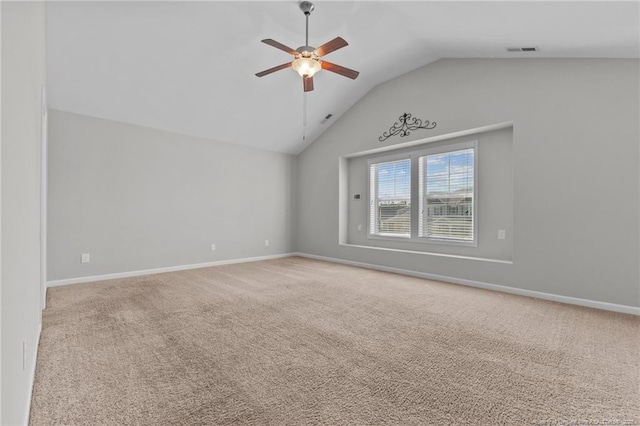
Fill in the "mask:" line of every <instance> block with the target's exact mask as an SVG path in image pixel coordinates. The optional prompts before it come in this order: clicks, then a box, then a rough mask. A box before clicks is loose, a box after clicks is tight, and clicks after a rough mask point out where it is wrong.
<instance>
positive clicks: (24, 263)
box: [0, 2, 45, 425]
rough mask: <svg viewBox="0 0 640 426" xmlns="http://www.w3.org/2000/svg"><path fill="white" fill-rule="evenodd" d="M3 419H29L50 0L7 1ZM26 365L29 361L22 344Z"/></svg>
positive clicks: (5, 422) (36, 327) (4, 32)
mask: <svg viewBox="0 0 640 426" xmlns="http://www.w3.org/2000/svg"><path fill="white" fill-rule="evenodd" d="M1 7H2V153H1V157H2V167H1V169H2V257H1V259H2V275H1V277H2V308H1V310H2V314H1V316H2V417H1V420H0V423H2V424H3V425H14V424H25V423H26V420H27V415H28V407H29V395H30V389H31V378H32V375H33V369H34V367H35V357H36V351H35V349H36V344H37V338H38V334H39V327H40V322H41V310H40V295H39V289H40V186H41V184H40V143H41V141H40V139H41V121H42V120H41V86H42V84H44V81H45V40H44V28H45V26H44V25H45V23H44V19H45V18H44V4H43V3H41V2H25V3H13V2H2V5H1ZM24 341H26V347H27V351H26V365H25V366H24V367H23V358H22V357H23V346H22V345H23V342H24Z"/></svg>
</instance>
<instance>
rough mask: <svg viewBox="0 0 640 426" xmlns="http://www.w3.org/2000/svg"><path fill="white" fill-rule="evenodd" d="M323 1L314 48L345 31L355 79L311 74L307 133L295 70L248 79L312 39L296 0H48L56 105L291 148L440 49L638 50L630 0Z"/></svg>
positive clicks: (340, 57)
mask: <svg viewBox="0 0 640 426" xmlns="http://www.w3.org/2000/svg"><path fill="white" fill-rule="evenodd" d="M315 4H316V10H315V11H314V13H313V14H312V15H311V18H310V30H309V39H310V40H309V41H310V44H311V45H312V46H316V47H317V46H319V45H321V44H323V43H325V42H327V41H329V40H331V39H333V38H334V37H336V36H341V37H343V38H344V39H346V40H347V41H348V42H349V46H347V47H345V48H343V49H341V50H338V51H336V52H334V53H331V54H330V55H328V56H327V60H329V61H331V62H334V63H338V64H340V65H343V66H346V67H348V68H352V69H355V70H358V71H360V77H358V79H357V80H350V79H347V78H344V77H342V76H339V75H337V74H333V73H330V72H327V71H321V72H320V73H318V74H316V77H315V78H314V80H315V90H314V91H313V92H310V93H309V94H308V95H307V101H306V103H307V126H306V139H304V140H303V135H304V134H305V129H304V127H303V119H304V114H303V111H304V108H303V105H304V102H303V99H304V95H303V91H302V81H301V79H300V77H299V76H298V75H297V74H296V73H295V71H293V70H291V69H286V70H282V71H278V72H276V73H274V74H271V75H269V76H266V77H263V78H257V77H255V75H254V74H255V73H256V72H258V71H262V70H264V69H266V68H270V67H272V66H275V65H279V64H282V63H284V62H287V61H288V60H290V59H289V58H290V56H289V55H287V54H286V53H285V52H282V51H280V50H277V49H274V48H273V47H270V46H268V45H266V44H263V43H261V42H260V40H262V39H264V38H273V39H275V40H277V41H280V42H281V43H284V44H286V45H288V46H290V47H292V48H294V49H295V48H297V47H298V46H301V45H303V44H304V15H303V14H302V12H301V11H300V10H299V8H298V2H297V1H280V2H241V1H233V2H111V3H110V2H52V3H48V4H47V57H48V63H47V67H48V98H49V107H50V108H55V109H60V110H64V111H70V112H75V113H79V114H85V115H90V116H95V117H101V118H107V119H111V120H117V121H122V122H127V123H133V124H138V125H142V126H147V127H153V128H157V129H163V130H168V131H172V132H177V133H183V134H188V135H193V136H199V137H203V138H208V139H213V140H217V141H222V142H229V143H235V144H240V145H247V146H253V147H258V148H262V149H268V150H272V151H280V152H288V153H297V152H299V151H301V150H302V149H304V147H306V146H307V145H308V144H309V143H311V142H312V141H313V140H314V139H315V138H317V137H318V136H319V135H320V134H321V133H322V132H323V131H324V130H326V128H327V127H328V126H329V125H330V124H331V123H332V122H334V121H335V120H336V119H337V118H338V117H340V115H342V114H343V113H344V112H345V111H347V110H348V109H349V108H350V107H351V106H352V105H353V104H354V103H356V102H357V101H358V100H359V99H360V98H361V97H362V96H364V95H365V94H366V93H367V92H368V91H369V90H371V89H372V88H373V87H374V86H376V85H377V84H380V83H382V82H384V81H387V80H390V79H392V78H394V77H397V76H400V75H402V74H405V73H407V72H409V71H411V70H414V69H416V68H419V67H421V66H423V65H426V64H428V63H431V62H433V61H436V60H438V59H440V58H518V57H527V58H529V57H533V58H639V57H640V40H639V38H640V29H639V28H640V25H639V13H640V12H639V4H638V2H635V1H634V2H612V1H603V2H480V1H474V2H416V1H414V2H397V1H372V2H360V1H358V2H333V1H316V2H315ZM508 46H538V47H539V48H540V52H535V53H528V54H525V53H515V54H514V53H507V52H506V51H505V48H506V47H508ZM329 113H331V114H333V118H331V120H329V121H328V122H327V123H325V124H322V123H321V121H322V119H323V118H324V117H325V116H326V115H327V114H329Z"/></svg>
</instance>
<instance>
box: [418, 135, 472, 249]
mask: <svg viewBox="0 0 640 426" xmlns="http://www.w3.org/2000/svg"><path fill="white" fill-rule="evenodd" d="M418 167H419V172H418V174H419V186H420V191H419V194H420V215H419V219H418V220H419V225H418V236H419V237H422V238H434V239H442V240H452V241H473V240H474V232H473V231H474V230H473V216H474V214H473V199H474V197H473V195H474V149H473V148H467V149H463V150H459V151H453V152H444V153H441V154H433V155H424V156H421V157H418Z"/></svg>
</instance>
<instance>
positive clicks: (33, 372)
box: [23, 314, 42, 425]
mask: <svg viewBox="0 0 640 426" xmlns="http://www.w3.org/2000/svg"><path fill="white" fill-rule="evenodd" d="M41 315H42V314H41ZM40 334H42V324H40V325H39V326H38V335H37V336H36V350H35V352H34V353H33V362H32V363H31V371H30V372H29V373H30V376H31V377H30V381H29V399H28V400H27V411H26V413H24V417H23V418H24V419H25V422H24V424H25V425H28V424H29V417H30V415H31V399H32V398H33V385H34V384H35V381H36V364H37V362H38V352H39V351H40Z"/></svg>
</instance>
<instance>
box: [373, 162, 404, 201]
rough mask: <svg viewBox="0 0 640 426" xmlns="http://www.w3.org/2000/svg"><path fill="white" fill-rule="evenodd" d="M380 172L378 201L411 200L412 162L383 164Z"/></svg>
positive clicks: (379, 168) (379, 167)
mask: <svg viewBox="0 0 640 426" xmlns="http://www.w3.org/2000/svg"><path fill="white" fill-rule="evenodd" d="M377 170H378V200H380V201H383V200H409V199H410V198H411V160H409V159H406V160H400V161H392V162H388V163H381V164H378V166H377Z"/></svg>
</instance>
